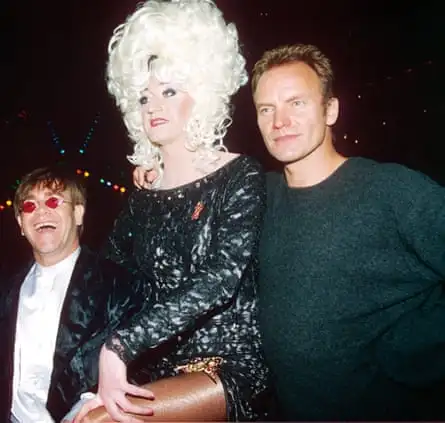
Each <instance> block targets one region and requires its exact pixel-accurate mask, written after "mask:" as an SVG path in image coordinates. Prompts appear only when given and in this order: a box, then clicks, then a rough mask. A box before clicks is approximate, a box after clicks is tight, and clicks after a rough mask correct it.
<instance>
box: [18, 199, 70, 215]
mask: <svg viewBox="0 0 445 423" xmlns="http://www.w3.org/2000/svg"><path fill="white" fill-rule="evenodd" d="M39 203H40V202H37V201H34V200H26V201H24V202H23V204H22V207H21V211H22V212H23V213H33V212H34V210H35V209H37V207H38V204H39ZM44 203H45V206H46V207H48V208H49V209H57V207H59V206H61V205H62V204H63V203H71V201H66V200H65V199H63V198H60V197H49V198H47V199H46V200H45V201H44Z"/></svg>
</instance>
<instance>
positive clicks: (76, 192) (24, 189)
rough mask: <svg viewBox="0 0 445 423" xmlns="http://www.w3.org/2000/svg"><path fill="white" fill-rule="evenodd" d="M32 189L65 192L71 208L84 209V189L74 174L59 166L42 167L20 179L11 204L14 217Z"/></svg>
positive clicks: (85, 198)
mask: <svg viewBox="0 0 445 423" xmlns="http://www.w3.org/2000/svg"><path fill="white" fill-rule="evenodd" d="M34 188H37V189H49V190H50V191H52V192H53V193H54V194H57V193H60V192H63V191H67V192H68V193H69V194H70V197H71V198H70V201H72V203H73V207H74V206H76V205H79V204H80V205H82V206H84V207H86V202H87V197H86V188H85V186H84V185H83V183H82V182H81V180H80V178H79V177H78V176H77V175H76V174H75V173H74V172H73V173H71V172H70V171H68V170H67V169H65V168H63V167H60V166H54V167H42V168H39V169H35V170H33V171H32V172H30V173H28V174H27V175H25V176H24V177H23V178H22V181H21V182H20V185H19V187H18V188H17V191H16V192H15V196H14V202H13V206H14V213H15V215H16V216H18V215H19V214H20V212H21V206H22V204H23V201H25V200H26V198H27V197H28V196H29V193H30V192H31V191H32V190H33V189H34Z"/></svg>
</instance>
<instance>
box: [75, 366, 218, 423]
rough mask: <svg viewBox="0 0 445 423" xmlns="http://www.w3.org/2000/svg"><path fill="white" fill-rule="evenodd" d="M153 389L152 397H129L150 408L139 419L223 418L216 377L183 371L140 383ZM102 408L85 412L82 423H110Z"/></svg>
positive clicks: (182, 419) (212, 419)
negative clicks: (150, 398)
mask: <svg viewBox="0 0 445 423" xmlns="http://www.w3.org/2000/svg"><path fill="white" fill-rule="evenodd" d="M143 387H144V388H146V389H149V390H150V391H152V392H153V394H154V396H155V399H154V400H147V399H143V398H136V397H131V398H129V399H130V402H131V403H133V404H137V405H139V406H142V407H150V408H151V409H152V410H153V415H152V416H141V415H134V416H135V417H137V418H138V419H139V420H141V421H153V422H161V421H224V420H226V404H225V398H224V389H223V387H222V384H221V382H220V380H219V378H217V379H216V383H215V382H214V381H213V380H211V379H210V378H209V377H208V376H206V375H205V374H203V373H202V372H198V373H190V374H182V375H179V376H173V377H169V378H165V379H160V380H158V381H156V382H153V383H150V384H147V385H144V386H143ZM110 421H111V419H110V416H109V414H108V413H107V412H106V410H105V408H104V407H99V408H96V409H95V410H93V411H91V412H90V413H88V415H87V417H86V418H84V419H83V420H82V423H100V422H110Z"/></svg>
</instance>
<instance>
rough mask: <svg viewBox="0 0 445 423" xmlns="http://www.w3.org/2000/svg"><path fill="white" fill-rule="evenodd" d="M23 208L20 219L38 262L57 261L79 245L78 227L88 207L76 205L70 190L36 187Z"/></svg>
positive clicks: (46, 263) (23, 231)
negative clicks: (59, 190) (57, 190)
mask: <svg viewBox="0 0 445 423" xmlns="http://www.w3.org/2000/svg"><path fill="white" fill-rule="evenodd" d="M20 207H21V211H20V213H19V215H18V216H17V221H18V224H19V226H20V228H21V230H22V233H23V235H24V236H25V237H26V239H27V240H28V241H29V243H30V244H31V246H32V249H33V252H34V257H35V259H36V261H37V262H38V263H40V264H42V265H45V266H50V265H53V264H56V263H58V262H60V261H62V260H63V259H65V258H66V257H68V256H69V255H70V254H71V253H72V252H73V251H74V250H75V249H76V248H77V247H78V246H79V235H78V226H79V225H82V222H83V215H84V211H85V209H84V206H82V205H76V206H74V205H73V204H72V203H71V197H70V195H69V193H68V192H67V191H62V192H54V191H52V190H50V189H48V188H39V187H35V188H33V189H32V191H31V192H30V193H29V195H28V196H27V197H26V199H25V201H24V202H23V203H22V204H21V205H20ZM33 209H34V210H33Z"/></svg>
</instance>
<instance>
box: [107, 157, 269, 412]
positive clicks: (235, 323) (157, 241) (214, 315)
mask: <svg viewBox="0 0 445 423" xmlns="http://www.w3.org/2000/svg"><path fill="white" fill-rule="evenodd" d="M264 207H265V180H264V174H263V172H262V170H261V168H260V166H259V164H258V163H257V162H256V161H254V160H253V159H251V158H249V157H246V156H240V157H237V158H236V159H234V160H232V161H231V162H230V163H228V164H226V165H225V166H223V167H222V168H220V169H218V170H216V171H215V172H213V173H211V174H210V175H208V176H207V177H205V178H202V179H200V180H198V181H196V182H193V183H190V184H187V185H184V186H181V187H179V188H175V189H169V190H141V191H136V192H134V193H133V194H132V195H131V196H130V198H129V202H128V206H127V208H126V209H124V210H123V212H122V214H121V215H120V216H119V218H118V219H117V221H116V223H115V226H114V230H113V232H112V234H111V236H110V238H109V243H108V246H107V254H108V255H109V257H110V258H111V259H113V260H115V261H116V262H118V263H120V264H123V265H125V266H126V267H128V268H132V269H133V270H134V271H139V272H142V274H143V277H144V278H145V279H146V281H147V283H148V284H151V286H152V290H153V296H152V299H151V302H150V306H148V307H146V308H145V309H144V310H143V312H141V313H139V314H138V315H137V316H136V317H135V318H133V319H130V320H129V321H128V323H127V324H125V325H124V326H122V327H121V328H120V329H119V330H118V331H117V333H116V334H115V335H114V336H113V337H112V338H111V339H109V341H108V343H107V346H108V347H109V348H110V349H112V350H114V351H115V352H117V353H118V354H119V356H120V357H121V358H122V359H123V360H124V361H126V362H129V361H130V360H134V359H135V358H137V357H138V356H139V354H141V353H142V352H144V351H148V354H146V355H145V358H144V359H145V360H146V361H145V363H146V366H147V369H146V371H147V374H149V375H150V378H151V380H155V379H158V378H161V377H165V376H169V375H175V374H177V373H178V371H177V370H175V368H176V367H177V366H179V365H184V364H187V363H188V362H189V361H190V360H191V359H192V358H196V357H209V356H217V357H222V358H223V359H224V362H223V363H222V365H221V368H220V370H219V376H220V378H221V380H222V383H223V385H224V388H225V391H226V398H227V403H228V410H227V414H228V419H229V420H254V419H258V418H261V419H264V418H265V415H264V412H263V411H262V410H261V408H262V406H264V404H265V403H264V401H263V397H262V394H264V393H265V392H266V385H267V375H268V372H267V369H266V367H265V364H264V361H263V356H262V352H261V342H260V335H259V331H258V322H257V248H258V240H259V234H260V228H261V225H262V218H263V213H264Z"/></svg>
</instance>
